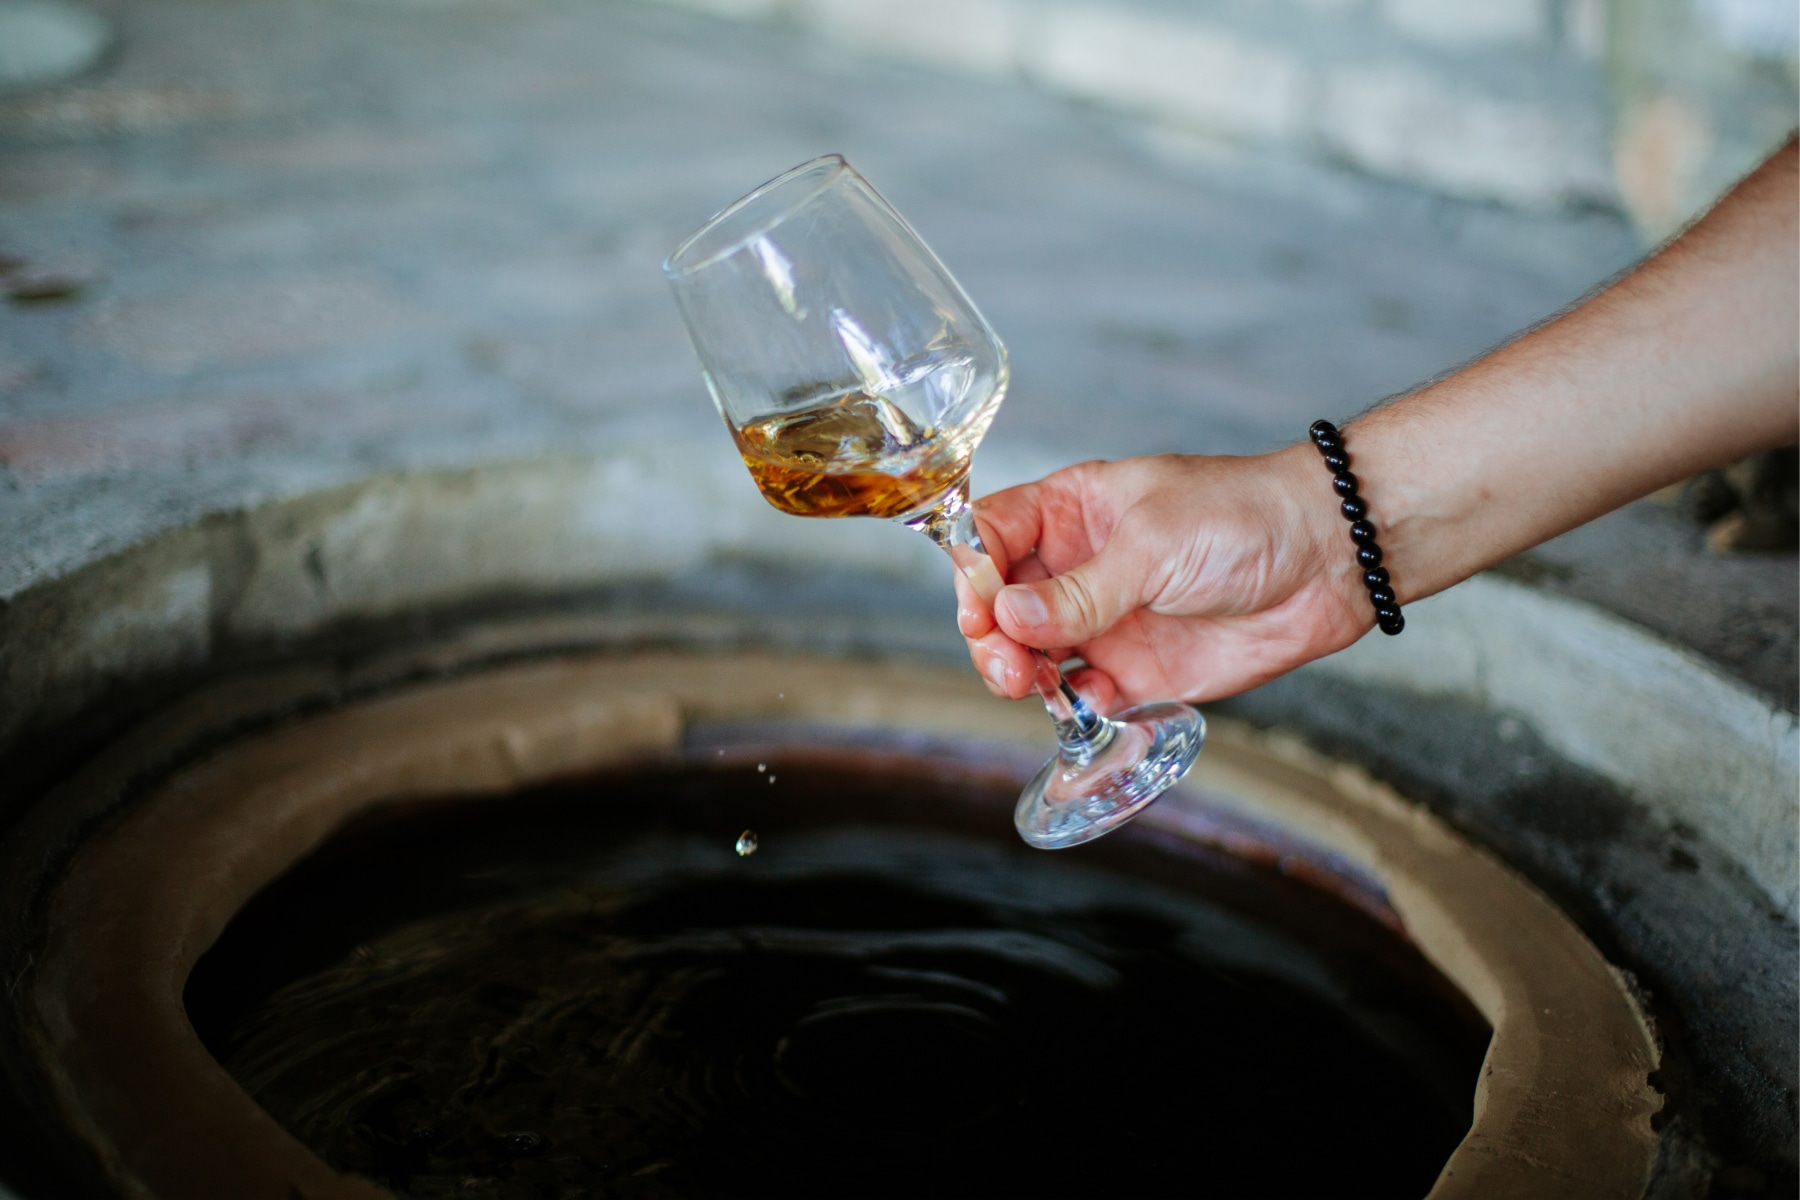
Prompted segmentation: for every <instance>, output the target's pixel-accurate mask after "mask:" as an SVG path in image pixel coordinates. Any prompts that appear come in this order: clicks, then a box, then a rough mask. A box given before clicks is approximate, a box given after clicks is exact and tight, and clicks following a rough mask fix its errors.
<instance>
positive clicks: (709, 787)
mask: <svg viewBox="0 0 1800 1200" xmlns="http://www.w3.org/2000/svg"><path fill="white" fill-rule="evenodd" d="M782 771H783V775H784V778H789V777H793V778H794V779H795V789H794V791H792V792H789V793H787V795H786V798H785V799H782V800H779V801H777V800H773V799H771V798H770V794H769V791H768V789H766V787H765V788H763V789H755V790H752V788H751V784H752V783H754V782H758V781H760V777H751V778H750V779H749V780H746V781H740V780H739V779H738V776H739V775H748V772H743V771H739V772H735V773H733V772H731V771H728V770H723V769H721V770H717V771H712V772H706V771H689V772H670V773H667V774H665V775H661V776H654V777H635V778H632V777H628V778H624V779H618V780H611V781H599V782H593V783H589V784H585V785H579V786H574V787H565V788H562V789H558V790H555V791H554V792H546V793H544V794H542V795H540V796H538V797H535V798H515V799H511V800H507V801H504V802H496V803H492V804H483V805H469V804H467V803H464V804H462V805H460V806H458V807H457V808H455V809H454V810H446V811H443V812H428V813H420V814H417V815H414V816H411V817H407V818H405V819H400V820H394V821H391V822H389V823H387V824H385V825H383V826H381V827H379V828H374V829H370V830H367V831H365V832H363V833H360V834H356V835H354V836H351V837H348V838H345V839H342V840H341V842H340V844H338V845H336V846H333V847H328V849H327V850H326V852H324V853H323V854H322V855H320V856H318V858H317V859H315V860H314V861H313V862H310V863H308V864H303V865H302V867H301V868H299V869H297V870H296V871H295V872H294V873H293V874H292V875H291V876H290V877H289V878H288V879H287V880H284V881H280V882H278V883H277V884H275V885H273V886H272V887H271V889H269V891H268V892H266V893H265V895H264V896H263V897H261V898H259V899H258V901H256V902H255V903H254V904H253V905H252V906H251V908H249V909H247V910H246V911H245V912H244V913H243V914H240V916H239V917H238V919H237V920H236V921H234V923H233V926H232V927H231V929H229V930H228V931H227V933H226V935H225V936H224V937H223V938H222V939H221V941H220V944H219V945H218V946H217V947H215V949H214V950H213V951H211V952H209V954H208V956H207V957H206V958H204V959H203V960H202V962H201V964H200V966H199V967H197V968H196V971H195V975H194V977H193V979H192V980H191V981H190V985H189V990H188V1001H189V1008H190V1014H191V1015H192V1016H193V1017H194V1020H195V1025H196V1028H197V1029H199V1031H200V1032H201V1034H202V1037H203V1039H204V1040H206V1042H207V1044H208V1045H209V1047H210V1048H211V1049H212V1050H213V1052H214V1053H215V1054H217V1055H218V1056H219V1057H220V1058H221V1060H222V1061H223V1062H224V1063H225V1065H226V1067H227V1068H228V1069H229V1070H230V1071H231V1072H232V1074H233V1075H234V1076H235V1077H236V1078H237V1079H238V1080H239V1081H240V1082H241V1083H242V1084H243V1085H244V1086H245V1087H246V1089H247V1090H248V1091H249V1092H250V1093H251V1095H252V1096H254V1097H255V1098H256V1100H257V1101H258V1103H260V1104H261V1105H263V1107H264V1108H266V1109H267V1110H268V1111H269V1112H270V1113H272V1114H273V1115H274V1116H275V1117H276V1118H277V1119H278V1120H280V1121H281V1122H282V1123H283V1124H284V1125H285V1126H286V1127H287V1128H288V1129H289V1130H290V1131H292V1132H293V1133H294V1134H295V1135H296V1136H298V1137H299V1138H300V1139H301V1140H302V1141H303V1142H305V1143H306V1144H308V1145H309V1146H311V1147H313V1148H314V1149H315V1150H316V1151H317V1152H318V1153H319V1154H320V1155H321V1156H322V1157H323V1158H325V1159H326V1161H328V1162H330V1163H331V1164H332V1165H333V1166H334V1167H336V1168H338V1169H339V1170H343V1171H348V1172H354V1173H357V1174H360V1175H364V1176H367V1177H370V1178H372V1179H375V1180H376V1181H378V1182H380V1183H382V1184H383V1185H384V1186H387V1187H389V1188H391V1189H393V1190H394V1191H396V1192H397V1193H399V1194H400V1195H402V1196H413V1197H437V1196H451V1195H455V1196H494V1197H501V1196H505V1197H512V1196H554V1197H560V1196H574V1195H590V1194H598V1195H621V1196H753V1195H783V1196H792V1195H846V1194H857V1195H917V1194H938V1195H944V1194H959V1193H960V1194H971V1195H973V1194H981V1195H994V1194H1008V1193H1011V1194H1020V1195H1026V1194H1029V1195H1036V1196H1043V1195H1102V1194H1116V1195H1126V1194H1129V1195H1190V1194H1194V1193H1195V1192H1196V1191H1199V1192H1202V1193H1204V1192H1208V1191H1212V1192H1215V1193H1216V1194H1228V1195H1245V1194H1252V1195H1318V1194H1325V1192H1329V1194H1332V1195H1339V1196H1343V1195H1363V1194H1367V1195H1382V1196H1388V1195H1409V1194H1410V1195H1423V1194H1424V1192H1425V1191H1426V1190H1428V1189H1429V1187H1430V1185H1431V1182H1432V1180H1433V1179H1434V1178H1435V1177H1436V1174H1437V1171H1438V1169H1439V1168H1441V1166H1442V1164H1443V1161H1444V1159H1445V1158H1446V1157H1447V1156H1448V1154H1449V1152H1450V1150H1451V1149H1452V1148H1454V1146H1455V1144H1456V1142H1457V1140H1458V1139H1459V1138H1460V1137H1461V1134H1462V1132H1463V1131H1464V1130H1465V1129H1466V1127H1467V1124H1468V1120H1469V1113H1470V1096H1471V1095H1472V1092H1473V1087H1474V1080H1475V1073H1476V1071H1477V1070H1478V1069H1479V1064H1480V1059H1481V1054H1482V1051H1483V1049H1484V1047H1485V1040H1486V1035H1485V1030H1484V1029H1482V1028H1478V1027H1477V1026H1476V1025H1475V1024H1471V1022H1470V1021H1469V1019H1468V1014H1467V1013H1465V1012H1458V1011H1455V1010H1454V1005H1450V1006H1448V1007H1446V1006H1444V1005H1443V1004H1439V1003H1437V1002H1436V1001H1432V1000H1429V999H1428V998H1422V997H1421V996H1420V995H1419V994H1417V989H1413V990H1412V991H1407V990H1406V989H1405V988H1403V987H1398V986H1397V985H1395V984H1394V983H1393V982H1392V981H1391V980H1388V981H1387V982H1384V976H1383V974H1382V972H1381V971H1379V970H1375V969H1372V968H1371V966H1370V964H1369V963H1366V962H1362V963H1359V962H1358V961H1356V959H1355V955H1354V954H1347V953H1346V952H1345V947H1344V946H1338V947H1336V948H1335V949H1334V947H1333V944H1332V937H1331V936H1330V935H1331V931H1332V929H1333V928H1340V927H1341V929H1349V930H1350V931H1351V935H1352V937H1351V940H1352V941H1353V940H1354V938H1357V937H1367V936H1369V931H1368V930H1357V929H1355V928H1353V927H1354V925H1355V921H1357V920H1361V921H1362V922H1363V923H1364V924H1366V925H1369V926H1373V925H1374V923H1373V922H1371V921H1368V920H1367V919H1366V918H1362V917H1361V916H1360V914H1355V915H1353V916H1346V913H1347V912H1348V910H1345V909H1343V906H1341V905H1337V904H1335V903H1334V902H1332V901H1329V900H1328V899H1326V898H1324V897H1319V899H1318V901H1317V903H1318V904H1320V905H1323V906H1329V908H1330V909H1335V910H1338V911H1336V912H1328V911H1326V909H1324V908H1322V909H1321V910H1320V911H1321V914H1322V925H1323V927H1324V928H1325V932H1326V934H1327V935H1328V936H1327V937H1326V938H1325V939H1324V942H1323V943H1322V944H1320V945H1308V944H1306V941H1305V939H1296V938H1295V937H1293V936H1291V931H1283V930H1282V929H1279V928H1276V927H1274V926H1271V925H1269V924H1266V923H1264V922H1262V921H1260V920H1258V919H1257V918H1255V917H1251V916H1246V915H1245V914H1244V913H1243V912H1242V911H1239V910H1238V909H1236V908H1234V907H1233V906H1232V905H1230V904H1225V903H1220V902H1219V900H1218V899H1217V897H1208V896H1206V895H1203V894H1195V892H1194V891H1192V890H1188V889H1181V890H1176V889H1172V888H1169V887H1167V886H1163V885H1159V884H1152V883H1148V882H1141V881H1138V880H1135V879H1133V878H1131V877H1129V876H1126V875H1124V874H1119V873H1116V872H1113V871H1109V870H1104V869H1099V868H1098V867H1096V866H1093V865H1090V864H1089V863H1087V862H1083V861H1076V860H1075V859H1073V858H1072V857H1070V856H1068V855H1059V856H1056V857H1051V856H1047V855H1044V854H1041V853H1039V852H1034V851H1028V850H1025V849H1023V848H1019V849H1017V850H1015V849H1013V848H1012V847H1011V846H1010V845H1008V844H1006V843H1005V842H1004V841H1001V840H998V839H996V840H994V841H989V840H986V839H983V838H979V837H975V836H971V835H968V834H958V833H950V832H942V831H932V830H929V829H917V828H906V827H900V826H893V825H885V826H884V825H871V824H860V825H859V824H856V823H854V822H853V821H850V820H847V819H846V818H853V817H855V816H857V815H858V807H857V806H856V805H855V804H854V803H852V802H849V801H847V800H846V799H845V797H846V796H849V797H850V798H851V799H854V798H855V797H856V796H857V794H858V793H859V792H861V793H867V792H869V791H871V790H873V791H881V790H883V789H885V790H886V791H887V792H889V793H893V794H894V795H897V796H899V800H898V802H899V803H901V804H903V805H904V804H905V803H906V796H905V793H906V791H907V789H908V788H912V789H915V790H919V791H929V790H930V788H929V787H928V786H927V785H925V784H921V783H918V782H916V781H908V780H907V779H905V778H896V777H894V776H892V775H885V776H883V777H881V778H876V777H870V778H866V779H850V780H845V779H844V778H843V777H842V776H841V775H826V774H822V773H819V772H809V771H807V770H806V769H805V768H804V767H801V766H789V765H785V764H784V765H783V767H782ZM809 788H810V789H811V790H812V791H813V792H814V793H817V794H827V793H835V794H836V804H835V806H834V807H833V808H831V809H827V810H825V811H824V812H823V813H822V814H821V813H819V812H813V813H812V814H811V815H804V816H798V819H796V818H797V815H799V814H802V812H803V810H804V808H805V803H806V801H805V799H804V795H805V793H806V792H807V791H808V789H809ZM584 789H585V790H584ZM621 793H627V794H628V795H622V794H621ZM739 793H742V798H741V799H740V798H739V795H738V794H739ZM890 798H891V797H890ZM1000 799H1001V805H1000V806H999V807H997V809H996V813H997V815H998V818H999V820H1000V821H1004V820H1005V819H1006V816H1005V808H1004V800H1005V798H1004V797H1001V798H1000ZM597 801H605V803H597ZM617 801H624V803H617ZM753 805H760V806H761V808H760V809H759V810H757V811H752V806H753ZM783 806H786V807H783ZM746 816H754V817H755V818H756V820H755V828H757V829H759V830H763V831H765V839H764V841H765V844H764V846H763V849H762V852H761V853H759V854H758V855H757V856H756V857H755V859H754V860H752V859H748V858H743V857H739V856H737V855H736V854H735V853H733V844H732V842H731V840H730V835H729V834H726V835H724V836H723V837H718V836H713V835H712V834H711V833H710V832H709V831H708V827H709V825H717V824H720V823H726V824H728V825H729V826H731V827H736V828H741V827H742V824H743V822H744V819H745V817H746ZM784 824H785V825H786V826H787V828H785V829H784V830H783V833H782V836H781V837H780V838H779V839H769V838H767V837H766V832H767V831H768V830H769V829H772V828H781V827H782V826H783V825H784ZM1201 873H1202V874H1203V873H1204V872H1201ZM1251 874H1252V875H1254V874H1255V872H1254V871H1252V872H1251ZM1201 882H1202V883H1204V882H1205V881H1204V880H1202V881H1201ZM1215 882H1217V881H1215ZM1239 882H1240V883H1241V882H1242V881H1239ZM1251 882H1252V883H1254V884H1255V886H1256V887H1263V886H1265V885H1266V886H1268V887H1273V888H1277V889H1279V888H1280V887H1289V886H1294V885H1289V884H1288V883H1286V882H1285V881H1280V882H1278V881H1277V880H1276V879H1268V880H1261V879H1259V880H1252V881H1251ZM1234 886H1236V885H1232V886H1225V887H1224V890H1225V891H1227V892H1232V891H1233V887H1234ZM1199 890H1200V891H1202V892H1204V891H1205V890H1206V889H1205V888H1201V889H1199ZM1213 890H1215V891H1217V890H1219V889H1218V888H1214V889H1213ZM1237 891H1238V892H1241V891H1242V888H1241V887H1237ZM1234 894H1236V893H1234ZM1290 899H1291V897H1290ZM1301 900H1302V902H1303V903H1304V900H1305V898H1304V897H1301ZM1284 903H1285V901H1284ZM1326 918H1328V919H1326ZM1347 920H1348V921H1350V924H1349V925H1345V924H1344V922H1345V921H1347ZM1333 922H1335V923H1336V925H1335V926H1334V925H1333ZM1289 923H1290V924H1291V923H1292V922H1291V919H1290V921H1289ZM1421 961H1422V960H1421ZM1434 1004H1436V1007H1434ZM1321 1188H1324V1189H1325V1192H1321V1191H1320V1190H1319V1189H1321Z"/></svg>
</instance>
